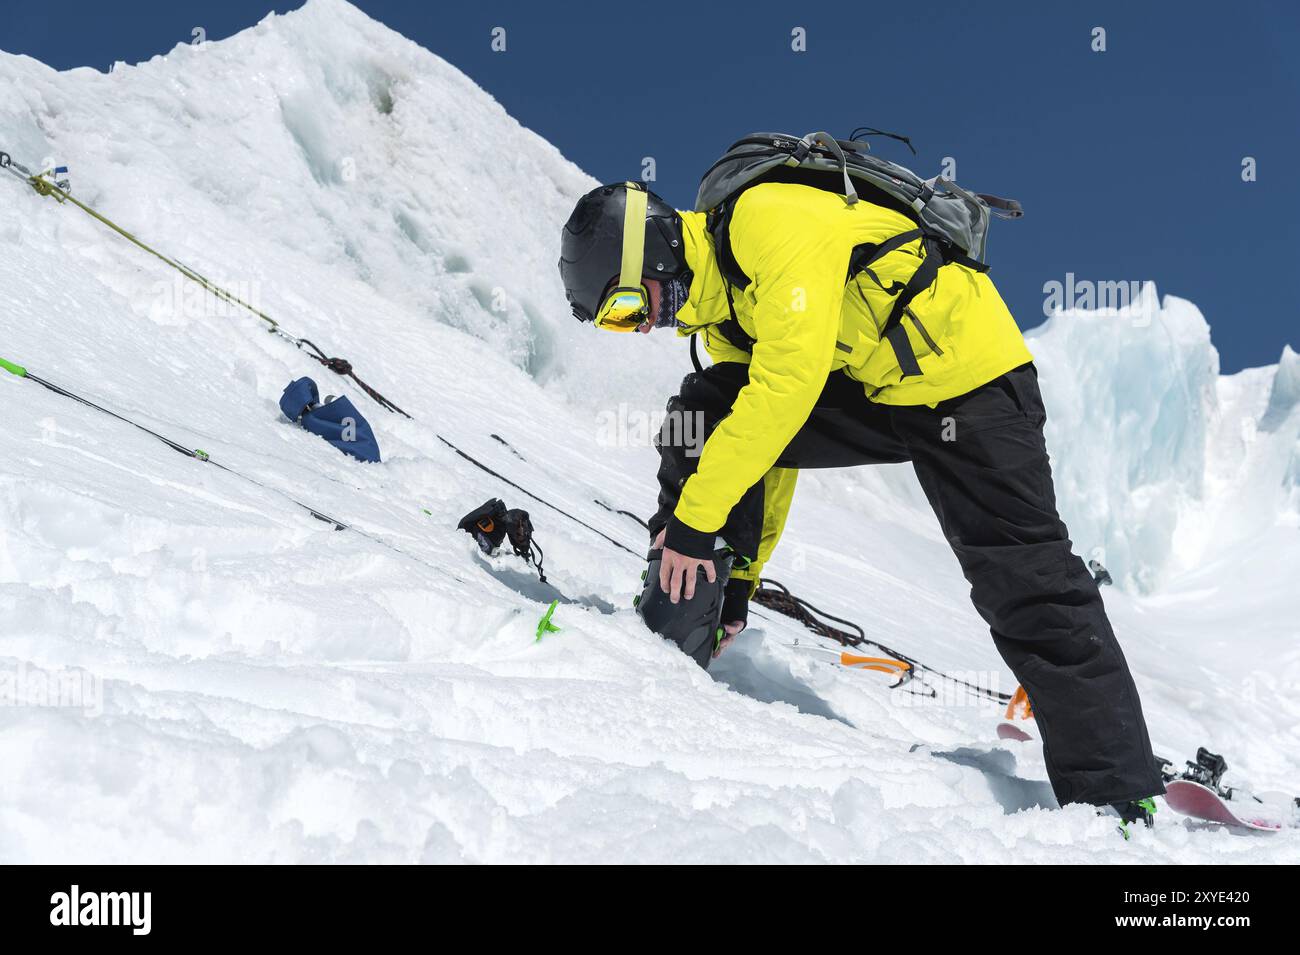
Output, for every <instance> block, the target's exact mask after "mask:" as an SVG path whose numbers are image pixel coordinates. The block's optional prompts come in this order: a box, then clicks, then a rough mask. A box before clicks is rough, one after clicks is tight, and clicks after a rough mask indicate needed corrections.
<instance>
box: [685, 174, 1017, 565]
mask: <svg viewBox="0 0 1300 955" xmlns="http://www.w3.org/2000/svg"><path fill="white" fill-rule="evenodd" d="M680 215H681V217H682V221H683V235H684V239H685V252H686V260H687V263H688V265H689V267H690V268H691V270H692V272H693V273H694V278H693V280H692V282H691V290H690V297H689V300H688V302H687V304H686V305H684V306H683V307H682V308H681V310H680V311H679V312H678V318H679V320H680V321H681V323H682V325H681V327H680V328H679V330H678V334H680V335H684V336H685V335H691V334H696V333H699V334H700V336H701V339H702V342H703V344H704V347H705V349H706V350H707V351H708V353H709V356H710V357H711V358H712V359H713V360H714V361H715V362H718V361H736V362H746V363H748V364H749V366H750V368H749V384H748V385H746V386H745V387H744V388H743V389H741V392H740V395H739V397H738V398H737V400H736V402H735V404H734V405H733V406H732V411H731V414H730V415H728V416H727V417H726V418H724V419H723V420H722V422H721V423H720V424H719V425H718V427H717V429H716V430H715V431H714V432H713V434H712V435H711V436H710V437H709V439H708V441H707V442H706V443H705V446H704V449H703V451H702V452H701V455H700V460H699V466H698V469H697V471H696V473H695V474H694V475H692V476H691V477H690V478H689V479H688V480H687V481H686V483H685V485H684V486H683V488H682V494H681V498H680V500H679V501H678V504H677V507H676V509H675V511H674V517H675V518H676V519H677V520H678V521H680V522H681V523H682V524H684V525H686V528H689V529H691V530H693V531H695V532H696V533H697V534H698V535H704V534H712V533H714V532H716V531H717V530H718V529H719V528H721V527H722V525H723V523H724V522H725V521H726V518H727V514H728V513H729V512H730V511H731V509H732V507H733V506H734V505H735V504H736V502H737V501H739V500H740V497H741V495H743V494H744V493H745V491H746V490H747V489H749V488H750V487H751V486H752V485H754V484H755V483H756V482H758V481H760V480H763V481H765V482H766V487H765V491H766V494H765V510H766V513H765V515H764V522H763V524H764V526H763V540H762V545H761V546H760V548H759V553H758V554H757V555H744V556H748V557H750V558H753V563H752V564H751V565H750V567H749V568H747V569H745V570H738V571H736V572H735V573H733V576H736V577H743V578H747V579H751V580H757V577H758V573H759V571H760V569H761V566H762V563H763V562H764V561H765V560H766V559H767V558H768V557H769V556H770V554H771V552H772V549H773V548H774V547H775V546H776V541H777V538H778V537H779V536H780V532H781V527H782V526H783V525H784V523H785V517H786V513H787V511H788V510H789V506H790V500H791V495H792V494H793V491H794V479H795V476H796V475H795V473H794V472H792V471H789V470H787V469H782V468H774V467H773V465H774V464H775V462H776V459H777V458H778V456H779V455H780V454H781V452H782V451H783V450H784V449H785V447H786V445H788V444H789V443H790V440H791V439H792V438H793V437H794V436H795V434H796V433H798V431H799V429H800V428H801V427H802V426H803V424H804V422H805V421H806V420H807V419H808V416H809V414H810V413H811V412H812V409H813V406H814V405H815V403H816V401H817V398H818V396H819V395H820V394H821V391H822V388H823V386H824V385H825V384H826V378H827V376H828V375H829V374H831V372H833V371H838V370H841V369H842V370H844V371H845V372H847V373H848V374H849V375H850V376H851V377H853V378H855V379H857V380H858V381H861V382H862V383H863V387H864V388H865V389H866V392H867V394H868V396H869V397H870V398H871V399H872V400H873V401H877V402H881V403H884V404H892V405H918V404H928V405H934V404H936V403H938V402H940V401H943V400H945V399H948V398H955V397H957V396H959V395H963V394H966V393H967V392H969V391H971V390H973V389H975V388H978V387H979V386H980V385H983V384H985V383H987V382H989V381H992V380H993V379H994V378H997V377H998V376H1000V375H1002V374H1005V373H1006V372H1008V371H1010V370H1011V369H1013V368H1016V367H1018V366H1020V365H1023V364H1025V363H1026V362H1028V361H1031V360H1032V356H1031V355H1030V353H1029V349H1028V348H1027V347H1026V346H1025V342H1024V339H1023V337H1022V336H1021V334H1020V329H1019V328H1018V327H1017V325H1016V322H1015V319H1014V318H1012V316H1011V313H1010V311H1009V310H1008V309H1007V307H1006V304H1005V303H1004V302H1003V301H1002V298H1001V296H1000V295H998V292H997V289H995V288H994V287H993V283H992V282H991V281H990V280H989V278H988V276H987V275H986V274H983V273H979V272H976V271H974V270H972V269H968V268H966V267H964V266H962V265H959V264H956V263H952V264H949V265H945V266H943V267H942V268H941V269H939V272H938V276H937V278H936V279H935V281H934V283H933V284H932V285H931V286H930V287H929V288H928V289H926V290H924V291H922V292H921V293H920V294H919V295H917V296H916V298H914V299H913V300H912V303H911V305H910V306H909V309H908V311H909V312H910V313H911V314H910V316H909V317H908V318H907V319H905V320H904V322H903V326H904V327H905V328H906V329H907V335H908V338H909V340H910V341H911V343H912V348H913V350H914V351H915V353H916V357H917V360H918V363H919V365H920V367H921V371H922V374H921V375H919V376H910V377H907V378H904V377H903V372H902V369H900V368H899V365H898V361H897V359H896V358H895V355H894V350H893V348H892V347H891V346H890V344H889V343H888V342H887V341H884V342H882V340H881V329H882V327H883V325H884V322H885V319H886V318H887V317H888V315H889V313H890V309H891V307H892V305H893V298H894V296H893V295H892V294H890V292H889V291H886V289H893V288H895V287H901V285H902V284H906V282H907V280H908V279H909V278H911V276H912V273H913V272H914V271H915V270H916V268H917V266H919V265H920V263H921V262H922V260H923V256H924V254H925V252H924V249H923V248H922V245H921V242H920V240H919V239H918V240H916V241H914V242H912V243H910V244H907V245H904V246H902V247H900V248H898V249H896V250H894V251H893V252H891V253H889V254H888V255H886V256H884V257H883V258H881V259H879V260H877V261H876V263H875V264H873V265H872V270H873V271H874V272H875V273H876V275H877V276H878V277H879V279H880V285H878V284H876V282H874V281H873V280H872V279H871V278H870V277H868V276H866V275H865V274H863V275H859V276H856V277H855V278H853V279H852V280H850V281H848V282H847V284H846V275H847V273H848V265H849V257H850V254H851V253H852V250H853V248H854V247H855V246H857V245H861V244H863V243H868V242H869V243H876V244H879V243H881V242H884V241H885V240H886V239H889V238H891V237H892V236H895V235H898V234H899V233H901V232H907V231H910V230H912V229H914V228H916V225H915V223H914V222H912V221H911V220H910V219H908V218H907V217H906V216H903V215H902V214H900V213H898V212H895V211H893V210H892V209H887V208H884V207H882V206H877V205H873V204H872V203H870V202H867V201H866V200H862V201H859V202H857V203H855V204H853V205H848V204H846V203H845V201H844V197H843V196H838V195H835V194H834V193H831V192H826V191H824V190H821V189H816V188H813V187H811V186H801V185H794V184H789V183H763V184H761V185H757V186H753V187H751V188H750V189H748V190H746V191H745V192H744V193H743V194H742V195H741V197H740V198H739V199H738V200H737V202H736V205H735V211H734V213H733V215H732V219H731V225H730V241H731V250H732V254H733V255H734V256H735V259H736V262H737V264H738V265H739V266H740V268H741V269H742V270H743V271H744V272H745V274H746V275H748V276H749V277H750V279H751V282H750V284H749V286H748V287H747V288H746V289H744V291H743V292H742V291H741V290H740V289H738V288H736V287H735V286H733V287H732V295H733V299H734V304H735V309H736V318H737V320H738V321H739V323H740V326H741V327H742V328H743V329H744V331H745V332H746V333H748V334H749V336H750V337H751V338H753V339H754V340H755V344H754V348H753V352H752V353H750V352H746V351H744V350H742V349H740V348H737V347H735V346H734V345H732V344H731V343H730V342H728V341H727V340H726V339H725V338H723V337H722V335H721V334H719V333H718V332H717V330H716V326H717V325H719V324H721V323H722V322H724V321H726V320H727V319H729V318H730V317H731V316H730V311H729V310H728V308H727V299H726V295H725V292H724V287H723V282H724V279H723V277H722V273H721V272H720V271H719V269H718V263H717V257H716V254H715V251H714V248H713V239H712V237H711V236H710V235H709V233H708V230H707V222H706V216H705V214H704V213H698V212H683V213H680ZM895 283H899V284H898V286H896V285H895ZM881 285H883V286H884V288H882V287H881ZM683 530H684V529H683ZM670 534H671V528H670Z"/></svg>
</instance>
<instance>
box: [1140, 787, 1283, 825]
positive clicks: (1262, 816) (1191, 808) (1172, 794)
mask: <svg viewBox="0 0 1300 955" xmlns="http://www.w3.org/2000/svg"><path fill="white" fill-rule="evenodd" d="M1243 795H1244V798H1236V799H1232V800H1231V801H1229V800H1228V799H1225V798H1224V797H1223V796H1221V795H1220V794H1219V793H1217V792H1215V791H1214V790H1213V789H1211V788H1210V787H1209V786H1205V785H1202V784H1201V783H1198V782H1193V781H1192V780H1190V779H1175V780H1173V781H1171V782H1168V783H1166V784H1165V805H1167V806H1168V807H1169V808H1170V809H1172V810H1173V811H1174V812H1177V813H1180V814H1182V815H1184V816H1191V817H1192V818H1194V819H1201V820H1204V821H1205V822H1217V823H1220V824H1222V825H1225V826H1234V827H1236V828H1239V829H1250V830H1253V831H1255V832H1277V831H1278V830H1279V829H1283V828H1285V826H1284V824H1283V823H1282V822H1281V821H1279V820H1278V819H1277V818H1276V817H1275V816H1274V815H1273V814H1271V813H1268V812H1261V810H1263V809H1265V805H1266V804H1265V803H1263V802H1262V801H1260V800H1258V799H1257V798H1256V797H1253V796H1250V795H1249V794H1248V793H1247V794H1243Z"/></svg>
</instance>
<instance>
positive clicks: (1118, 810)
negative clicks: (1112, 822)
mask: <svg viewBox="0 0 1300 955" xmlns="http://www.w3.org/2000/svg"><path fill="white" fill-rule="evenodd" d="M1110 808H1111V809H1112V810H1114V812H1115V814H1116V815H1118V816H1119V825H1118V826H1116V827H1115V828H1117V829H1118V830H1119V833H1120V835H1122V836H1123V837H1124V840H1125V841H1126V842H1127V841H1128V838H1129V831H1128V827H1129V824H1130V823H1134V822H1138V821H1141V822H1142V823H1143V824H1144V825H1145V826H1146V827H1147V828H1148V829H1151V828H1153V827H1154V826H1155V824H1156V801H1155V800H1154V799H1152V798H1151V797H1150V796H1147V797H1146V798H1145V799H1131V800H1129V801H1128V802H1114V803H1111V804H1110Z"/></svg>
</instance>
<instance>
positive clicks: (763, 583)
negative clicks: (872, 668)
mask: <svg viewBox="0 0 1300 955" xmlns="http://www.w3.org/2000/svg"><path fill="white" fill-rule="evenodd" d="M758 585H759V586H758V590H756V591H755V592H754V596H753V597H752V598H751V599H752V600H753V601H754V602H755V603H757V604H759V605H760V606H763V607H767V608H768V609H769V610H774V611H776V612H777V613H781V614H784V615H785V616H787V617H791V618H793V619H795V620H798V621H799V622H800V623H802V624H803V625H804V626H805V627H807V628H808V629H809V630H811V631H812V632H813V633H815V634H817V635H818V636H822V637H828V638H830V639H832V640H837V641H839V643H840V644H841V645H842V646H846V647H858V646H861V645H863V644H864V643H865V644H868V645H870V646H873V647H875V648H876V649H878V650H880V651H882V652H884V653H887V654H889V655H890V656H891V657H895V658H896V659H898V660H901V661H902V662H904V663H906V664H908V665H909V666H910V667H911V668H912V670H913V672H923V673H929V674H932V675H933V676H935V677H936V678H938V679H941V680H947V681H948V682H949V683H953V684H955V685H957V686H961V687H964V688H965V689H967V690H970V691H971V692H973V693H976V694H978V695H979V696H982V697H984V698H985V699H988V700H992V701H993V702H995V703H1009V702H1010V701H1011V694H1010V693H1001V692H999V691H997V690H991V689H989V688H988V687H983V686H980V685H979V684H977V683H971V682H969V681H967V680H963V679H961V678H960V677H955V676H950V675H949V674H947V673H944V672H943V671H942V670H936V669H934V667H928V666H926V665H925V664H924V663H922V662H921V661H920V660H917V659H915V658H913V657H909V656H907V655H906V654H904V653H899V652H898V651H897V650H894V649H893V648H891V647H887V646H885V645H884V644H883V643H880V642H879V641H878V640H872V639H870V638H869V637H868V636H867V635H866V632H865V631H864V630H863V629H862V628H861V627H859V626H858V625H857V624H856V623H853V622H852V621H849V620H844V619H842V618H840V617H834V616H831V615H830V614H828V613H826V612H825V611H823V610H818V609H817V608H816V607H814V606H813V605H812V604H810V603H809V602H808V601H806V600H804V599H803V598H802V597H796V596H795V595H794V594H792V593H790V589H789V588H788V587H786V586H785V585H784V584H782V583H780V582H778V581H775V580H769V579H768V578H766V577H764V578H762V579H760V580H759V582H758ZM814 614H815V615H816V616H814ZM818 617H823V618H825V619H826V620H832V621H834V622H835V623H841V624H844V626H846V627H850V628H852V629H853V630H854V631H856V634H853V633H848V632H846V631H844V630H840V629H838V628H836V627H832V626H830V625H829V624H827V623H824V622H823V621H822V620H819V619H817V618H818Z"/></svg>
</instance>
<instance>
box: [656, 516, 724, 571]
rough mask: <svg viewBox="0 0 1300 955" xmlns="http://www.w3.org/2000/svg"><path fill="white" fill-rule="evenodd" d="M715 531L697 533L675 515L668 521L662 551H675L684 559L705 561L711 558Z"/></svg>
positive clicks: (716, 533) (716, 534) (716, 535)
mask: <svg viewBox="0 0 1300 955" xmlns="http://www.w3.org/2000/svg"><path fill="white" fill-rule="evenodd" d="M717 538H718V532H717V531H697V530H696V529H695V528H693V527H691V526H690V525H689V524H687V523H685V522H684V521H682V519H681V518H679V517H678V516H677V515H676V514H674V515H673V516H672V517H670V518H669V519H668V532H667V533H666V534H665V535H664V549H665V550H675V551H677V553H679V554H683V555H685V556H686V557H694V558H695V559H696V560H707V559H708V558H710V557H712V556H713V542H714V541H715V540H717Z"/></svg>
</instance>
